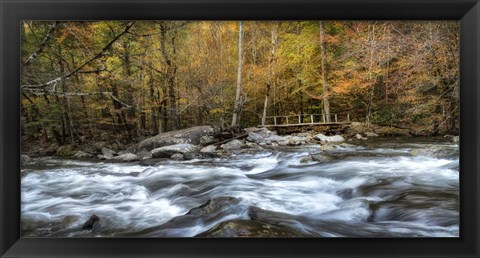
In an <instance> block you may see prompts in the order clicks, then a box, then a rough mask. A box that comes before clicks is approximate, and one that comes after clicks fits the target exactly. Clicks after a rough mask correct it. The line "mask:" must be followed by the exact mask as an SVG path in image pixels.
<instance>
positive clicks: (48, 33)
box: [23, 21, 60, 66]
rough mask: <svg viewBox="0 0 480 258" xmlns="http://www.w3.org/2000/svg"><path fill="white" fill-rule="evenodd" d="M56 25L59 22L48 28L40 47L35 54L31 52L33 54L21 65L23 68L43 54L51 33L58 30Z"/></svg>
mask: <svg viewBox="0 0 480 258" xmlns="http://www.w3.org/2000/svg"><path fill="white" fill-rule="evenodd" d="M58 24H60V22H58V21H56V22H54V23H53V24H52V25H51V26H50V29H49V30H48V32H47V35H46V36H45V38H44V39H43V41H42V43H40V46H38V49H37V50H36V51H35V52H33V54H31V55H30V56H29V57H28V58H27V60H26V61H25V62H24V63H23V65H24V66H28V65H30V64H31V63H32V61H33V60H34V59H35V58H37V57H38V56H39V55H40V54H41V53H42V52H43V49H44V48H45V47H46V46H47V42H48V41H50V39H51V38H52V35H53V33H54V32H55V30H56V29H57V28H58Z"/></svg>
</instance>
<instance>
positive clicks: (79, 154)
mask: <svg viewBox="0 0 480 258" xmlns="http://www.w3.org/2000/svg"><path fill="white" fill-rule="evenodd" d="M73 157H74V158H76V159H85V158H91V157H93V155H92V154H90V153H86V152H84V151H77V152H76V153H75V154H74V155H73Z"/></svg>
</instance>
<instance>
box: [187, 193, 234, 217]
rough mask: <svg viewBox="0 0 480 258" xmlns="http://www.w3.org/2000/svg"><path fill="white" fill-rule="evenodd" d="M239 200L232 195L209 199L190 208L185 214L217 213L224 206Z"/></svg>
mask: <svg viewBox="0 0 480 258" xmlns="http://www.w3.org/2000/svg"><path fill="white" fill-rule="evenodd" d="M239 202H240V200H239V199H237V198H234V197H229V196H227V197H218V198H214V199H210V200H208V201H207V202H206V203H204V204H202V205H201V206H199V207H196V208H193V209H191V210H190V211H188V213H187V215H204V214H211V213H217V212H218V211H220V210H222V209H223V208H225V207H226V206H231V205H236V204H238V203H239Z"/></svg>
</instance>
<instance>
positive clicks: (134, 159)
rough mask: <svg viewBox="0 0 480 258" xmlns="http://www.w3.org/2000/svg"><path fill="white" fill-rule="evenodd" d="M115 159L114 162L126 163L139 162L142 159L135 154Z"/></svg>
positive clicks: (123, 155) (127, 154) (126, 154)
mask: <svg viewBox="0 0 480 258" xmlns="http://www.w3.org/2000/svg"><path fill="white" fill-rule="evenodd" d="M113 159H114V160H119V161H124V162H130V161H137V160H139V159H140V158H139V157H138V156H137V155H135V154H133V153H125V154H122V155H119V156H116V157H114V158H113Z"/></svg>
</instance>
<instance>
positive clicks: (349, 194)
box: [335, 188, 353, 200]
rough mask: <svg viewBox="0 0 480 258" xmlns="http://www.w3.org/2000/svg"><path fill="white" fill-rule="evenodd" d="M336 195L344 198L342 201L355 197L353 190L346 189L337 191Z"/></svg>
mask: <svg viewBox="0 0 480 258" xmlns="http://www.w3.org/2000/svg"><path fill="white" fill-rule="evenodd" d="M335 194H336V195H338V196H340V197H342V199H344V200H346V199H351V198H352V196H353V190H352V188H346V189H342V190H338V191H336V192H335Z"/></svg>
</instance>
